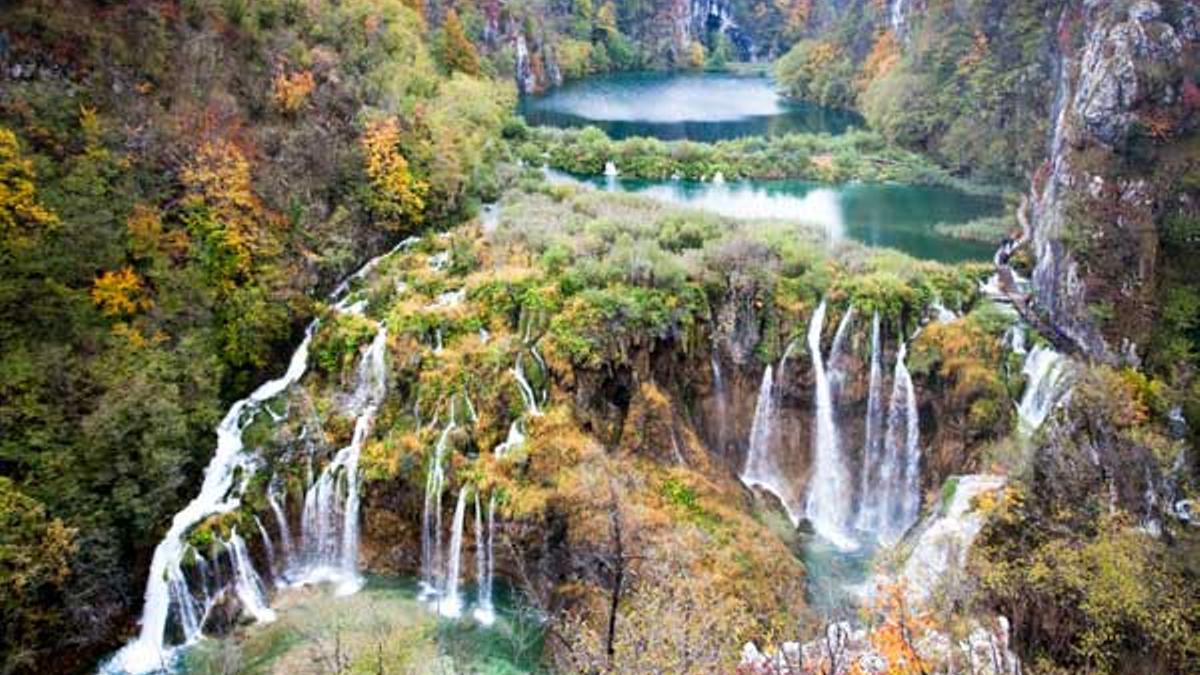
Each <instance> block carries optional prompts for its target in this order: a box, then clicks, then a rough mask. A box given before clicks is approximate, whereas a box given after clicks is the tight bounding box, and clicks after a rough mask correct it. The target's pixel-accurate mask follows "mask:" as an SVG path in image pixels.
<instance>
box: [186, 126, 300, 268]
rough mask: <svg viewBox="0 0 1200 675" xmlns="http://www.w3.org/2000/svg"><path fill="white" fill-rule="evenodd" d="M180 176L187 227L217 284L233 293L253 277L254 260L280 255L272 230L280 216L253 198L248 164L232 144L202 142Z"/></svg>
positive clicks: (243, 155) (256, 198) (242, 154)
mask: <svg viewBox="0 0 1200 675" xmlns="http://www.w3.org/2000/svg"><path fill="white" fill-rule="evenodd" d="M182 178H183V183H184V185H185V186H186V187H187V190H188V196H187V198H186V201H185V205H186V206H187V210H188V214H187V215H186V217H185V219H186V221H187V225H188V229H189V230H190V231H191V232H192V234H193V235H194V236H196V237H197V238H198V239H200V241H201V242H203V250H202V251H201V255H202V257H203V258H204V260H203V262H204V265H205V267H206V268H208V270H209V273H210V274H211V275H212V277H213V279H214V281H216V282H217V283H218V285H219V286H221V287H222V288H223V289H224V290H226V291H229V290H231V289H232V288H233V287H234V286H236V285H237V284H238V283H240V282H242V281H245V280H246V279H248V278H249V277H250V276H251V270H252V267H253V265H254V263H255V261H256V260H258V259H264V258H269V257H273V256H274V255H276V254H277V253H278V252H279V244H278V242H277V241H275V239H274V237H273V236H272V235H271V231H270V229H269V226H270V225H271V224H272V223H274V222H277V221H278V217H277V216H276V215H275V214H273V213H271V212H270V211H269V210H268V209H266V208H265V207H264V206H263V204H262V202H261V201H260V200H259V199H258V197H257V196H256V195H255V194H254V191H253V189H252V186H251V173H250V162H249V160H247V159H246V156H245V154H244V153H243V152H242V151H241V149H240V148H238V146H237V145H235V144H233V143H231V142H228V141H207V142H205V143H202V144H201V145H200V147H199V148H198V149H197V151H196V156H195V157H194V158H193V159H192V161H191V162H189V163H188V164H187V165H186V166H185V167H184V169H183V172H182Z"/></svg>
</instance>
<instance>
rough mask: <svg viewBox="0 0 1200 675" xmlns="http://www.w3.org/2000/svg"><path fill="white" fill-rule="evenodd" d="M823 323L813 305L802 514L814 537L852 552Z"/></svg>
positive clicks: (846, 483)
mask: <svg viewBox="0 0 1200 675" xmlns="http://www.w3.org/2000/svg"><path fill="white" fill-rule="evenodd" d="M824 324H825V301H824V300H822V301H821V304H820V305H818V306H817V311H816V312H815V313H814V314H813V317H812V321H811V322H810V323H809V326H808V351H809V355H810V357H811V358H812V366H813V379H814V398H815V399H816V405H815V408H816V411H815V418H816V425H815V426H816V429H815V433H814V434H813V456H814V463H815V465H816V467H815V469H814V471H813V476H812V479H811V483H810V486H809V490H808V499H807V500H806V502H805V505H804V513H805V515H806V516H807V517H808V519H809V520H810V521H811V522H812V524H813V528H814V529H816V531H817V534H819V535H821V536H822V537H824V538H825V539H827V540H829V542H830V543H832V544H833V545H834V546H836V547H838V548H840V549H844V550H853V549H854V548H856V547H857V544H856V543H855V542H854V539H853V538H851V537H850V536H849V535H847V534H846V532H845V527H846V524H847V520H848V518H849V513H850V497H851V495H850V477H849V476H848V475H847V473H846V465H845V462H844V461H843V459H842V451H841V447H840V446H841V443H840V441H839V439H838V430H837V425H836V424H835V422H834V419H833V396H832V394H831V393H830V388H829V378H828V376H827V374H826V372H825V361H824V359H823V358H822V357H821V330H822V328H823V327H824Z"/></svg>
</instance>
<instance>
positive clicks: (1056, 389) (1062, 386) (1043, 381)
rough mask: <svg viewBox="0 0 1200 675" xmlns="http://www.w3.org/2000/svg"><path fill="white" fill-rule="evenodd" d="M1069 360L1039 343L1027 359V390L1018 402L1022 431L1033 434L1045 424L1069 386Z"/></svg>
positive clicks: (1024, 371) (1025, 370)
mask: <svg viewBox="0 0 1200 675" xmlns="http://www.w3.org/2000/svg"><path fill="white" fill-rule="evenodd" d="M1068 364H1069V361H1068V359H1067V358H1066V357H1064V356H1063V355H1062V354H1059V353H1058V352H1057V351H1055V350H1054V349H1052V348H1050V347H1046V346H1043V345H1038V346H1036V347H1034V348H1033V349H1032V350H1031V351H1030V352H1029V356H1027V357H1026V358H1025V367H1024V368H1022V370H1021V372H1022V373H1024V375H1025V393H1024V394H1023V395H1022V396H1021V402H1020V404H1018V405H1017V416H1018V417H1019V418H1020V428H1021V431H1022V433H1024V434H1026V435H1029V434H1032V433H1033V432H1034V431H1037V429H1038V428H1040V427H1041V426H1042V423H1044V422H1045V421H1046V418H1047V417H1049V416H1050V411H1051V410H1053V409H1054V406H1055V405H1056V404H1057V403H1058V401H1059V399H1060V398H1062V394H1063V393H1064V392H1065V390H1066V389H1067V384H1068V379H1069V378H1068V377H1067V375H1068V370H1069V365H1068Z"/></svg>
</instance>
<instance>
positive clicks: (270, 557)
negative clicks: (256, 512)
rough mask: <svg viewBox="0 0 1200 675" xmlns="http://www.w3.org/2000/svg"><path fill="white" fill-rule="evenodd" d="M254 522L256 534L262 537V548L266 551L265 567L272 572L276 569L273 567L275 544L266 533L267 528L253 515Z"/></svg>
mask: <svg viewBox="0 0 1200 675" xmlns="http://www.w3.org/2000/svg"><path fill="white" fill-rule="evenodd" d="M254 524H255V525H257V526H258V536H260V537H262V541H263V548H264V549H266V551H267V567H268V568H269V569H270V571H271V573H272V574H274V573H275V570H276V569H277V568H276V567H275V544H274V543H273V542H272V541H271V535H270V534H267V528H265V527H263V524H262V521H261V520H259V519H258V516H254Z"/></svg>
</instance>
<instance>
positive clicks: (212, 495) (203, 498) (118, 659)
mask: <svg viewBox="0 0 1200 675" xmlns="http://www.w3.org/2000/svg"><path fill="white" fill-rule="evenodd" d="M416 241H417V240H416V239H415V238H412V237H410V238H408V239H405V240H404V241H401V242H400V243H399V244H397V245H396V246H395V247H394V248H392V249H391V250H390V251H388V252H387V253H384V254H382V255H379V256H376V257H375V258H372V259H371V260H369V261H367V263H366V264H364V265H363V266H362V267H361V268H359V269H358V271H356V272H355V273H354V274H352V275H351V276H350V277H348V278H347V279H345V280H344V281H342V282H341V283H340V284H338V286H337V287H336V288H335V289H334V291H333V293H332V294H330V296H329V297H330V300H332V301H334V302H335V305H334V309H335V310H337V311H339V312H358V311H361V309H362V308H363V307H364V306H365V305H362V304H361V302H356V303H350V287H351V284H352V282H353V281H355V280H357V279H361V278H363V277H364V276H365V275H366V274H367V273H368V272H370V271H371V270H373V269H374V268H375V267H376V266H378V265H379V263H380V262H381V261H382V260H383V259H385V258H386V257H388V256H390V255H392V254H393V253H395V252H396V251H399V250H401V249H403V248H405V247H407V246H410V245H411V244H413V243H414V242H416ZM317 325H318V322H317V321H315V320H314V321H312V322H311V323H309V325H308V327H307V328H306V329H305V332H304V339H303V340H301V342H300V344H299V346H297V347H296V350H295V351H294V352H293V353H292V356H291V358H290V360H289V361H288V367H287V370H286V371H285V372H284V374H283V375H282V376H281V377H278V378H276V379H274V380H270V381H268V382H266V383H264V384H262V385H261V386H259V387H258V388H257V389H255V390H254V392H253V393H251V394H250V395H249V396H247V397H246V398H244V399H241V400H239V401H237V402H235V403H234V404H233V405H232V406H230V408H229V410H228V412H226V414H225V417H224V418H222V420H221V422H220V423H219V424H218V425H217V430H216V431H217V448H216V452H214V453H213V457H212V459H211V460H210V461H209V463H208V466H207V467H205V469H204V480H203V482H202V483H201V486H200V493H199V494H197V495H196V497H195V498H193V499H192V501H190V502H189V503H188V504H187V506H185V507H184V508H183V510H181V511H179V512H178V513H176V514H175V516H174V517H173V518H172V519H171V527H170V528H169V529H168V530H167V533H166V535H165V536H164V537H163V539H162V541H160V542H159V543H158V545H157V546H156V547H155V549H154V555H153V557H152V559H151V562H150V570H149V574H148V576H147V581H146V592H145V604H144V605H143V608H142V617H141V621H140V623H141V629H140V631H139V633H138V635H137V637H136V638H134V639H133V640H131V641H130V642H129V643H128V644H126V645H125V646H124V647H122V648H121V649H120V650H119V651H118V652H117V653H116V654H115V655H113V658H112V659H110V660H109V661H108V662H106V663H105V664H104V665H102V666H101V671H102V672H105V673H134V674H138V673H148V672H153V671H158V670H162V669H163V668H164V666H167V665H169V664H170V663H171V662H172V661H173V660H174V656H175V651H174V648H173V647H167V646H166V645H165V644H164V640H165V635H166V628H167V620H168V618H169V616H170V613H171V608H172V607H175V608H176V609H177V614H178V615H179V617H180V623H181V624H183V630H184V645H187V644H190V643H192V642H194V641H195V640H196V639H198V638H199V637H200V630H201V628H202V626H203V614H202V613H201V612H200V611H199V610H198V608H197V603H196V600H195V598H194V597H193V595H192V593H191V590H190V589H189V588H188V585H187V582H186V579H185V578H184V575H183V571H182V569H181V567H180V566H181V563H182V560H183V553H184V551H185V550H186V547H185V545H184V538H185V537H186V535H187V533H188V532H189V531H191V529H192V528H194V527H195V526H196V525H198V524H200V523H201V522H202V521H203V520H205V519H206V518H209V517H210V516H213V515H217V514H222V513H229V512H231V511H234V510H235V509H237V508H238V507H239V506H241V497H242V494H243V493H244V491H245V488H246V485H247V483H248V482H249V480H250V478H251V477H252V476H253V474H254V471H255V469H256V468H257V462H255V461H254V460H253V458H252V457H248V456H246V455H245V454H244V453H243V451H244V449H245V448H244V444H243V441H242V432H243V431H244V429H245V428H246V427H247V426H249V424H250V423H251V422H253V420H254V418H255V416H256V414H257V413H258V412H259V411H260V410H263V409H265V408H266V406H267V403H268V402H269V401H270V400H271V399H273V398H275V397H277V396H279V395H280V394H282V393H283V392H285V391H287V390H288V389H289V388H291V387H292V385H294V384H295V383H296V382H298V381H299V380H300V378H301V377H303V376H304V373H305V372H306V371H307V369H308V351H309V346H310V345H311V344H312V339H313V334H314V333H315V332H316V329H317ZM380 358H382V356H380ZM267 413H268V414H270V415H271V416H272V418H273V419H277V418H278V417H279V416H278V415H277V414H276V413H275V412H274V411H272V410H269V409H267ZM364 435H365V433H364ZM355 459H357V457H356V458H355ZM239 473H240V475H241V481H240V483H238V484H237V485H235V484H234V478H235V476H237V475H238V474H239ZM355 473H356V471H355ZM354 480H355V481H357V477H355V478H354ZM354 491H355V492H357V483H355V490H354ZM354 500H355V501H354V504H352V506H354V509H355V518H356V521H355V524H354V527H355V528H357V506H356V504H357V494H356V495H355V497H354ZM268 501H269V502H271V504H272V510H274V511H275V515H276V518H277V520H278V523H279V526H280V536H281V540H282V541H283V542H285V543H284V546H285V551H287V550H288V549H291V548H292V545H291V536H290V532H289V531H288V527H287V517H286V512H284V511H283V509H282V507H281V506H280V505H279V504H278V502H277V501H276V500H275V499H274V497H273V495H271V494H270V492H268ZM354 534H355V536H357V529H355V531H354ZM228 548H229V549H230V551H231V556H232V557H233V558H234V560H233V562H232V564H233V565H234V568H235V569H234V572H235V574H234V577H235V578H234V579H233V583H234V584H235V589H234V590H235V593H236V594H237V595H238V597H239V599H240V600H241V601H242V604H243V607H244V608H245V609H246V611H247V612H248V613H250V614H251V615H252V616H254V617H255V618H262V617H272V616H273V613H271V610H270V608H269V607H267V606H266V604H265V600H262V602H260V603H258V604H255V600H256V599H263V598H265V594H264V593H262V582H261V579H259V577H258V574H257V572H255V571H254V567H253V565H252V563H251V560H250V557H249V555H248V553H247V551H246V548H245V542H244V541H243V540H242V539H241V537H238V536H236V534H235V535H234V536H231V541H230V542H229V546H228ZM355 554H357V547H355ZM196 560H197V564H198V565H199V566H201V568H202V572H203V573H202V574H201V577H202V578H204V579H207V578H208V577H209V574H208V572H207V571H206V570H207V563H206V561H205V560H204V558H203V557H200V556H197V558H196ZM237 586H242V587H243V588H241V589H239V588H238V587H237ZM255 589H256V590H257V591H258V592H259V593H258V595H255V594H253V593H251V592H250V591H251V590H255ZM243 591H244V592H243ZM204 592H205V602H204V607H205V609H204V613H207V611H208V609H209V608H210V607H211V604H212V602H213V600H212V599H211V597H210V594H209V592H208V588H207V587H205V588H204Z"/></svg>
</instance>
